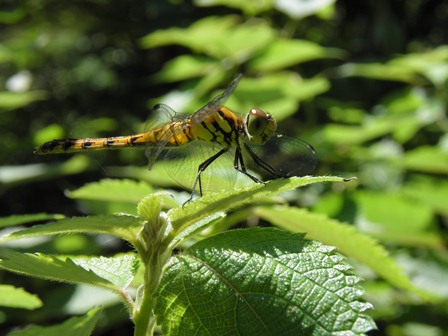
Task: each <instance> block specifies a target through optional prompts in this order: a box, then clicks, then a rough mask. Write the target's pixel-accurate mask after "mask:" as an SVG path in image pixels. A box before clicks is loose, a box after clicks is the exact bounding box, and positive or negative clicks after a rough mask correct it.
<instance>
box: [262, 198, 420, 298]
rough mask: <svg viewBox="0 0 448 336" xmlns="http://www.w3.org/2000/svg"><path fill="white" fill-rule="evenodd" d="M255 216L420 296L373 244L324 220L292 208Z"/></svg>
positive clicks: (351, 229) (352, 230)
mask: <svg viewBox="0 0 448 336" xmlns="http://www.w3.org/2000/svg"><path fill="white" fill-rule="evenodd" d="M255 214H256V215H258V216H260V217H261V218H263V219H265V220H267V221H269V222H271V223H272V224H274V225H275V226H278V227H280V228H282V229H286V230H289V231H291V232H305V233H306V235H307V237H309V238H310V239H316V240H319V241H321V242H323V243H325V244H329V245H333V246H336V247H337V248H338V249H339V251H341V252H342V253H343V254H345V255H347V256H349V257H351V258H353V259H355V260H357V261H359V262H361V263H363V264H365V265H367V266H368V267H370V268H371V269H372V270H373V271H374V272H375V273H376V274H378V275H380V276H381V277H383V278H384V279H386V280H387V281H389V282H390V283H391V284H393V285H394V286H397V287H398V288H402V289H406V290H408V291H411V292H414V293H416V294H417V293H418V294H419V295H423V294H422V293H421V292H420V293H419V291H418V290H417V289H416V288H415V287H414V286H413V285H412V284H411V282H410V281H409V279H408V278H407V277H406V275H405V274H404V273H403V271H402V270H401V269H400V268H399V267H398V266H397V265H396V264H395V262H394V261H393V259H391V258H390V257H389V256H388V252H387V251H386V250H385V249H384V247H383V246H381V245H380V244H378V242H377V241H376V240H374V239H373V238H370V237H369V236H367V235H364V234H362V233H360V232H357V231H356V229H355V228H354V227H352V226H349V225H347V224H343V223H341V222H338V221H336V220H334V219H330V218H328V217H326V216H323V215H320V214H315V213H310V212H308V211H306V210H304V209H298V208H292V207H258V208H256V210H255Z"/></svg>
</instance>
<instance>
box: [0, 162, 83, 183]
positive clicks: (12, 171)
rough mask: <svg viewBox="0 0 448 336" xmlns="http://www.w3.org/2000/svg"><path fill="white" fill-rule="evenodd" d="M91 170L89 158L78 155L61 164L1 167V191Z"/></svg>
mask: <svg viewBox="0 0 448 336" xmlns="http://www.w3.org/2000/svg"><path fill="white" fill-rule="evenodd" d="M88 168H89V160H88V157H87V156H84V155H76V156H73V157H72V158H70V159H68V160H67V161H65V162H63V163H60V164H43V163H36V164H29V165H21V166H3V167H0V182H1V183H2V184H1V185H0V190H1V189H2V188H4V187H8V186H10V185H17V184H23V183H28V182H30V181H37V180H48V179H52V178H54V177H56V176H64V175H71V174H78V173H81V172H84V171H86V170H87V169H88Z"/></svg>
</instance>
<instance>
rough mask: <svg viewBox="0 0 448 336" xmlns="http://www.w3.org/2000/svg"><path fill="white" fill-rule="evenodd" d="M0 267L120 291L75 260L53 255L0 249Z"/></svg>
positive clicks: (39, 276) (38, 276) (44, 277)
mask: <svg viewBox="0 0 448 336" xmlns="http://www.w3.org/2000/svg"><path fill="white" fill-rule="evenodd" d="M0 258H1V260H0V268H1V269H4V270H7V271H10V272H14V273H18V274H22V275H26V276H30V277H35V278H41V279H48V280H53V281H61V282H67V283H72V284H73V283H84V284H88V285H92V286H99V287H103V288H108V289H111V290H113V291H118V290H119V288H116V287H115V286H114V285H112V283H110V282H109V281H107V280H105V279H103V278H100V277H99V276H98V275H96V274H95V273H93V272H90V271H86V270H85V269H84V268H82V267H80V266H78V265H76V264H75V263H74V262H73V260H71V259H70V258H66V259H65V260H60V259H58V258H56V257H54V256H51V255H45V254H41V253H38V254H30V253H18V252H14V251H12V250H8V249H2V250H0Z"/></svg>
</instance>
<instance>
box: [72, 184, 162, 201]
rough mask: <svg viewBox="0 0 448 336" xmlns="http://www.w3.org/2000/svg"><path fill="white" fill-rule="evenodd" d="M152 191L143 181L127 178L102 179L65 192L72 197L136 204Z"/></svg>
mask: <svg viewBox="0 0 448 336" xmlns="http://www.w3.org/2000/svg"><path fill="white" fill-rule="evenodd" d="M152 192H154V189H153V188H152V187H151V186H150V185H149V184H147V183H146V182H143V181H134V180H128V179H103V180H101V181H99V182H93V183H89V184H86V185H85V186H83V187H81V188H79V189H77V190H74V191H69V192H67V196H68V197H71V198H74V199H86V200H95V201H107V202H128V203H135V204H137V203H138V202H139V201H140V200H141V199H142V198H143V197H145V196H147V195H149V194H150V193H152Z"/></svg>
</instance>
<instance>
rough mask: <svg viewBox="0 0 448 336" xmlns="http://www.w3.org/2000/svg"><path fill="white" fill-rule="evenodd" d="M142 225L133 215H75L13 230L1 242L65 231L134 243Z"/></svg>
mask: <svg viewBox="0 0 448 336" xmlns="http://www.w3.org/2000/svg"><path fill="white" fill-rule="evenodd" d="M142 226H143V224H142V222H141V221H140V219H139V218H138V217H134V216H131V215H109V216H90V217H73V218H69V219H63V220H60V221H58V222H55V223H49V224H44V225H35V226H33V227H31V228H28V229H23V230H20V231H16V232H13V233H11V234H9V235H6V236H3V237H1V238H0V242H1V241H10V240H14V239H20V238H30V237H38V236H43V235H56V234H63V233H64V234H67V233H97V234H99V233H102V234H109V235H113V236H116V237H119V238H122V239H124V240H127V241H129V242H131V243H132V242H134V241H135V239H136V235H137V233H138V231H139V230H140V229H141V228H142Z"/></svg>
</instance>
